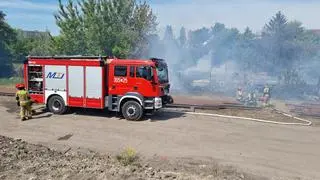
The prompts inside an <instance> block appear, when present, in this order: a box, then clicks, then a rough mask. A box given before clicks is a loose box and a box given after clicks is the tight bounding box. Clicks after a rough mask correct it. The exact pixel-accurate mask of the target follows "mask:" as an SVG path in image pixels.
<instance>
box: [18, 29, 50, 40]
mask: <svg viewBox="0 0 320 180" xmlns="http://www.w3.org/2000/svg"><path fill="white" fill-rule="evenodd" d="M20 32H21V34H22V36H23V37H25V38H34V37H43V36H45V37H46V36H47V37H51V34H50V32H48V31H25V30H21V31H20Z"/></svg>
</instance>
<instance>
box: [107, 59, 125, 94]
mask: <svg viewBox="0 0 320 180" xmlns="http://www.w3.org/2000/svg"><path fill="white" fill-rule="evenodd" d="M111 68H112V67H111ZM110 73H112V71H110ZM109 75H110V77H113V78H112V79H111V82H110V83H109V92H110V94H117V95H123V94H125V93H127V92H130V87H128V67H127V66H124V65H121V66H114V71H113V74H109Z"/></svg>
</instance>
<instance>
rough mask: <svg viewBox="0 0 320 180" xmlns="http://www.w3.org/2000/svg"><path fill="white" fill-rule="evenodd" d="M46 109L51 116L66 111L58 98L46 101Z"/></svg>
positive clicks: (54, 97)
mask: <svg viewBox="0 0 320 180" xmlns="http://www.w3.org/2000/svg"><path fill="white" fill-rule="evenodd" d="M48 108H49V110H50V111H51V112H52V113H53V114H63V113H65V112H66V111H67V107H66V105H65V103H64V100H63V99H62V97H60V96H52V97H51V98H50V99H49V101H48Z"/></svg>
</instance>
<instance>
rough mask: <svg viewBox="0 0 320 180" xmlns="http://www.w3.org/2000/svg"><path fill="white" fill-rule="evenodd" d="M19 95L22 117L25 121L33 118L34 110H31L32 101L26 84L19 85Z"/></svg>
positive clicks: (17, 99) (18, 101)
mask: <svg viewBox="0 0 320 180" xmlns="http://www.w3.org/2000/svg"><path fill="white" fill-rule="evenodd" d="M16 88H17V90H18V91H17V93H16V101H17V105H18V106H20V117H21V120H22V121H24V120H26V118H28V119H31V118H32V108H31V99H30V96H29V93H28V91H26V90H25V86H24V84H17V85H16Z"/></svg>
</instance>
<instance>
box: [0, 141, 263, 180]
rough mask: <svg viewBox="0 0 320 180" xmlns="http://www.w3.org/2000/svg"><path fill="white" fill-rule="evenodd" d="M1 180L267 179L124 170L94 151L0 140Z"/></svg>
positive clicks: (194, 167)
mask: <svg viewBox="0 0 320 180" xmlns="http://www.w3.org/2000/svg"><path fill="white" fill-rule="evenodd" d="M0 158H1V159H0V179H77V180H78V179H230V180H236V179H238V180H241V179H252V180H253V179H261V180H262V179H263V178H258V177H255V176H252V175H247V174H244V173H240V172H238V171H237V170H236V169H235V168H234V167H231V166H220V165H218V164H205V163H204V162H201V161H198V162H195V161H191V159H190V160H188V159H185V160H183V159H180V160H177V159H176V160H170V161H169V160H161V158H157V157H154V158H153V159H151V160H149V161H146V160H142V159H141V160H139V159H138V160H136V162H134V163H132V164H130V165H126V166H124V165H123V164H121V163H120V162H119V161H117V160H116V158H113V157H112V156H111V155H102V154H99V153H97V152H94V151H90V150H79V149H78V150H76V151H74V150H70V149H67V150H66V151H64V152H63V151H56V150H52V149H50V148H48V147H45V146H42V145H34V144H30V143H27V142H24V141H22V140H21V139H12V138H8V137H5V136H0Z"/></svg>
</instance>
